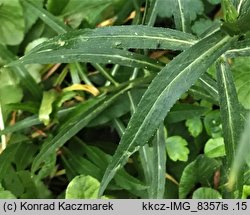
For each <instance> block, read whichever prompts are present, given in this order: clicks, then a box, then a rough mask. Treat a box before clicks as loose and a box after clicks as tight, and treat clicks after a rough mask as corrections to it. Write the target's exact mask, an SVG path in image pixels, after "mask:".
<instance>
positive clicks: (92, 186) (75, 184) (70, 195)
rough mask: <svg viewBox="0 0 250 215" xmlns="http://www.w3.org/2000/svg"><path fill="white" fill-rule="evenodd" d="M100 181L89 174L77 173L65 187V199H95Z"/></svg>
mask: <svg viewBox="0 0 250 215" xmlns="http://www.w3.org/2000/svg"><path fill="white" fill-rule="evenodd" d="M99 187H100V183H99V181H98V180H96V179H95V178H93V177H91V176H86V175H79V176H76V177H75V178H73V179H72V181H71V182H70V183H69V185H68V187H67V189H66V195H65V198H66V199H97V198H98V190H99Z"/></svg>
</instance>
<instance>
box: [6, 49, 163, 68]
mask: <svg viewBox="0 0 250 215" xmlns="http://www.w3.org/2000/svg"><path fill="white" fill-rule="evenodd" d="M72 62H92V63H114V64H120V65H124V66H130V67H140V68H145V69H149V70H154V71H159V70H160V69H161V68H162V67H163V64H162V63H160V62H157V61H156V60H154V59H150V58H148V57H145V56H143V55H140V54H135V53H132V52H128V51H125V50H119V49H108V48H106V49H101V48H96V49H94V48H91V49H90V48H89V47H85V48H83V47H82V48H81V49H66V50H52V51H47V52H46V51H44V52H38V53H32V54H29V55H27V56H24V57H22V58H20V59H19V60H18V61H14V62H12V63H10V64H9V65H10V66H15V65H20V64H32V63H40V64H47V63H72Z"/></svg>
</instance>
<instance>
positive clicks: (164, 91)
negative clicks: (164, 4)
mask: <svg viewBox="0 0 250 215" xmlns="http://www.w3.org/2000/svg"><path fill="white" fill-rule="evenodd" d="M232 40H233V39H232V38H230V37H229V36H225V35H224V34H223V33H221V32H220V31H219V32H216V33H214V34H212V35H211V36H209V37H207V38H205V39H203V40H201V41H200V42H198V43H196V44H195V45H194V46H192V47H191V48H190V49H188V50H186V51H185V52H183V53H181V54H180V55H179V56H177V57H176V58H175V59H174V60H172V61H171V62H170V63H169V64H168V65H167V66H166V67H165V68H164V69H162V71H161V72H160V73H159V74H158V75H157V76H156V78H155V79H154V80H153V81H152V83H151V84H150V85H149V88H148V90H147V91H146V93H145V94H144V95H143V97H142V99H141V101H140V103H139V105H138V107H137V111H136V112H135V114H134V115H133V116H132V118H131V120H130V122H129V124H128V127H127V129H126V131H125V133H124V135H123V137H122V139H121V142H120V144H119V146H118V148H117V150H116V152H115V154H114V156H113V160H112V162H111V163H110V165H109V166H108V168H107V170H106V172H105V175H104V177H103V180H102V183H101V187H100V191H99V195H100V196H101V195H102V193H103V192H104V190H105V188H106V186H107V185H108V183H109V182H110V180H111V179H112V178H113V177H114V175H115V173H116V171H117V170H118V169H119V168H120V166H122V165H124V164H125V163H126V161H127V159H128V158H129V156H130V155H131V154H133V153H134V152H135V151H137V150H138V148H139V147H140V146H141V145H144V144H145V143H146V142H147V141H148V140H149V139H150V138H151V137H152V136H153V135H154V133H155V131H156V129H157V128H158V127H159V125H160V124H161V123H162V121H163V120H164V118H165V117H166V115H167V112H168V111H169V109H170V108H171V107H172V106H173V104H174V103H175V102H176V101H177V100H178V99H179V97H180V96H181V95H182V94H183V93H184V92H185V91H186V90H188V89H189V88H190V87H191V85H192V84H194V83H195V81H197V79H198V78H199V77H200V76H201V75H202V74H203V73H204V72H205V71H206V69H207V67H209V66H210V65H211V64H212V63H213V62H214V61H215V60H216V59H217V58H218V57H219V56H220V55H221V54H222V53H224V52H225V51H226V50H227V49H228V48H229V47H230V46H231V42H230V41H232ZM162 109H164V110H166V111H161V110H162Z"/></svg>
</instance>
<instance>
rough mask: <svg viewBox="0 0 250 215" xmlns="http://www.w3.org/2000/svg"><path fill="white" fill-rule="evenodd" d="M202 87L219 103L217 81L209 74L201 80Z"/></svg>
mask: <svg viewBox="0 0 250 215" xmlns="http://www.w3.org/2000/svg"><path fill="white" fill-rule="evenodd" d="M199 82H200V83H201V85H202V87H203V88H204V89H205V90H206V91H207V92H208V93H209V94H210V95H211V96H212V98H213V99H214V100H215V101H218V87H217V84H216V81H215V80H214V79H213V78H212V77H211V76H210V75H208V74H207V73H205V74H204V75H203V76H201V77H200V78H199Z"/></svg>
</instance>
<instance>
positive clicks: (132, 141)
mask: <svg viewBox="0 0 250 215" xmlns="http://www.w3.org/2000/svg"><path fill="white" fill-rule="evenodd" d="M227 38H228V37H227V36H226V37H224V39H222V40H221V41H220V42H218V43H217V44H216V46H214V47H213V48H211V49H209V50H208V51H206V52H204V53H203V54H202V55H201V56H199V57H198V58H197V59H196V60H195V61H193V62H192V63H191V64H189V65H188V66H187V67H186V68H185V69H184V70H182V71H181V72H180V73H179V74H178V75H177V76H176V77H175V78H174V79H173V80H172V81H171V82H170V83H169V84H168V86H167V87H166V88H165V89H164V90H163V91H162V92H161V93H160V95H159V96H158V97H157V99H156V101H155V102H154V104H153V106H152V107H151V108H150V110H149V111H148V113H147V115H146V116H145V118H144V120H143V122H142V124H141V126H140V127H139V129H138V131H137V133H136V134H135V136H134V137H133V139H132V140H131V141H130V144H129V145H128V147H127V148H130V147H131V145H132V144H133V143H134V141H135V139H136V138H137V136H138V135H139V134H140V130H141V128H142V127H143V125H144V124H145V122H146V121H147V118H148V117H149V115H150V114H151V113H152V111H153V110H154V109H155V105H156V104H157V101H158V100H159V99H160V98H161V97H162V96H163V95H164V94H165V91H166V90H168V89H169V86H171V85H172V84H173V83H174V82H175V80H176V79H178V78H179V76H180V75H182V74H183V73H184V72H185V71H186V70H188V69H189V68H190V67H192V66H193V64H196V63H197V62H199V60H200V59H203V56H206V55H207V54H208V53H210V52H212V51H213V50H214V49H216V48H217V46H218V45H220V44H221V43H224V41H225V40H227ZM131 153H132V152H130V154H131ZM122 158H123V156H121V157H120V158H119V159H118V161H117V162H116V163H118V164H119V163H120V161H121V160H122ZM115 166H116V165H115ZM114 170H115V169H113V170H111V172H113V171H114Z"/></svg>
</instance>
